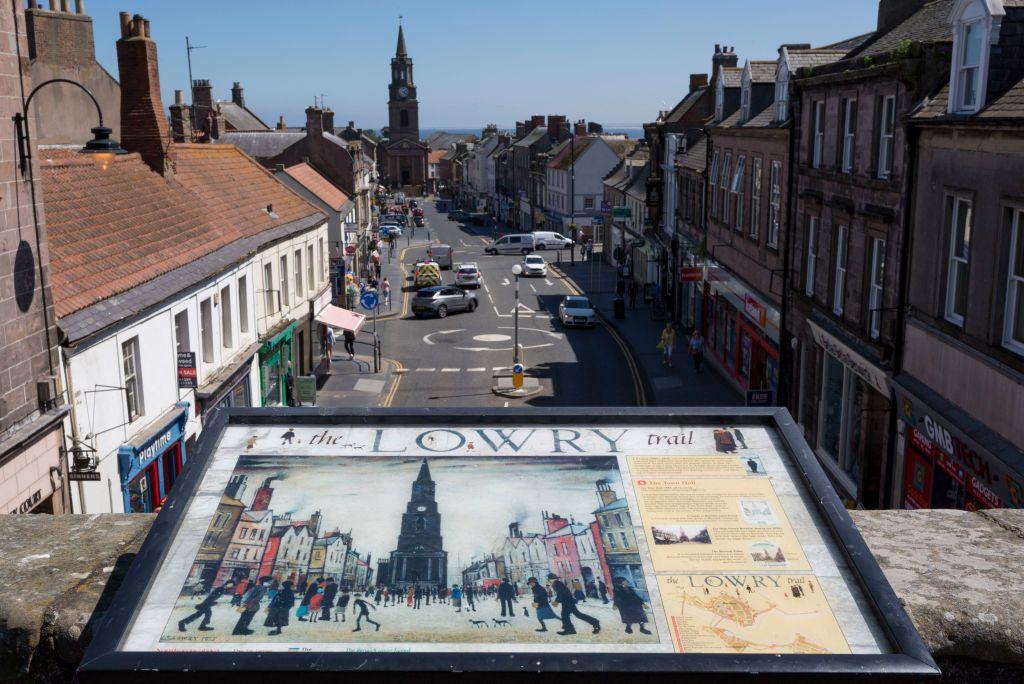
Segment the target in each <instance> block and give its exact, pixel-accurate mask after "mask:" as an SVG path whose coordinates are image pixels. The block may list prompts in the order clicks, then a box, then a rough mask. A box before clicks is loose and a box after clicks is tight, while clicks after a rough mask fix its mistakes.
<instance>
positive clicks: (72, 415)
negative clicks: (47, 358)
mask: <svg viewBox="0 0 1024 684" xmlns="http://www.w3.org/2000/svg"><path fill="white" fill-rule="evenodd" d="M57 353H58V354H60V358H61V363H60V365H61V368H62V369H63V370H64V386H65V387H67V388H68V404H69V405H70V407H71V410H70V411H68V419H69V422H70V423H71V446H72V448H74V446H75V445H76V444H78V443H79V438H78V435H79V432H78V414H77V412H76V409H75V386H74V384H72V382H71V363H70V361H69V360H68V358H67V355H66V354H65V349H64V347H63V346H59V347H57ZM72 456H73V454H72ZM64 460H65V468H66V470H68V471H69V470H70V469H71V468H70V464H69V463H67V461H68V455H67V450H66V449H65V456H64ZM67 484H68V485H69V486H70V484H71V481H70V479H69V480H68V481H67ZM76 484H77V485H78V503H79V506H80V507H81V509H82V510H80V511H78V512H79V513H87V512H88V511H86V510H85V487H83V486H82V481H81V480H79V481H78V482H77V483H76ZM67 496H68V503H69V504H71V503H72V502H71V492H68V495H67ZM72 508H73V506H71V505H69V506H68V513H73V512H74V511H72V510H71V509H72ZM110 510H114V509H113V507H111V509H110Z"/></svg>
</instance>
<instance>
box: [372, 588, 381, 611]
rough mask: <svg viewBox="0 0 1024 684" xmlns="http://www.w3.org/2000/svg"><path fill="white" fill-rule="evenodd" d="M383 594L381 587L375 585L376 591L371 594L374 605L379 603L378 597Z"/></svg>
mask: <svg viewBox="0 0 1024 684" xmlns="http://www.w3.org/2000/svg"><path fill="white" fill-rule="evenodd" d="M383 595H384V590H383V589H381V588H380V587H377V593H376V594H374V595H373V603H374V605H376V606H379V605H380V598H381V596H383Z"/></svg>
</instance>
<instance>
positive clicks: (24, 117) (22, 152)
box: [12, 78, 128, 173]
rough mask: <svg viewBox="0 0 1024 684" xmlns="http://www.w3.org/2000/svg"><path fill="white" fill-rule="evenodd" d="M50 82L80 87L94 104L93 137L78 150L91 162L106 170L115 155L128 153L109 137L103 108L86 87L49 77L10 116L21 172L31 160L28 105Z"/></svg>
mask: <svg viewBox="0 0 1024 684" xmlns="http://www.w3.org/2000/svg"><path fill="white" fill-rule="evenodd" d="M51 83H67V84H69V85H73V86H75V87H76V88H80V89H81V90H82V91H83V92H85V94H86V95H88V96H89V99H90V100H92V103H93V104H94V105H95V106H96V117H97V118H98V119H99V123H98V125H97V126H96V127H95V128H93V129H92V135H93V139H92V140H90V141H89V142H87V143H85V146H84V147H82V149H81V150H79V152H81V153H83V154H90V155H92V160H93V162H94V163H95V164H96V166H98V167H99V168H100V170H101V171H106V170H107V169H108V168H110V163H111V162H112V161H113V160H114V157H115V156H117V155H119V154H128V151H127V150H125V149H123V148H122V147H121V145H120V143H118V142H117V141H116V140H114V139H112V138H111V137H110V133H111V131H110V129H109V128H107V127H106V126H104V125H103V110H101V109H100V103H99V102H97V101H96V98H95V97H94V96H93V94H92V93H91V92H89V89H88V88H86V87H85V86H84V85H82V84H81V83H78V82H76V81H71V80H69V79H66V78H51V79H50V80H49V81H43V82H42V83H40V84H39V85H37V86H36V87H35V88H33V89H32V92H31V93H29V94H28V98H27V99H26V100H25V104H24V106H23V107H22V111H20V112H18V113H17V114H15V115H14V116H13V117H12V118H13V120H14V125H15V127H16V128H17V133H18V158H19V161H20V165H21V172H22V173H25V172H26V171H30V166H29V164H30V162H31V160H32V139H31V136H30V135H29V130H28V106H29V104H30V103H31V102H32V98H33V97H34V96H35V94H36V93H37V92H39V89H40V88H42V87H43V86H47V85H50V84H51Z"/></svg>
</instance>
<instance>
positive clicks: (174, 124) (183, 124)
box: [170, 90, 192, 143]
mask: <svg viewBox="0 0 1024 684" xmlns="http://www.w3.org/2000/svg"><path fill="white" fill-rule="evenodd" d="M170 109H171V140H173V141H174V142H177V143H183V142H192V108H191V107H189V106H188V105H187V104H185V94H184V93H183V92H182V91H180V90H175V91H174V104H172V105H171V108H170Z"/></svg>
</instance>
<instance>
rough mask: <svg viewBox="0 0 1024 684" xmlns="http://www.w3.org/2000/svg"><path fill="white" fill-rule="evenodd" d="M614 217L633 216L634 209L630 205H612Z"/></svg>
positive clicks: (625, 217) (624, 217) (626, 217)
mask: <svg viewBox="0 0 1024 684" xmlns="http://www.w3.org/2000/svg"><path fill="white" fill-rule="evenodd" d="M612 218H617V219H628V218H633V211H632V210H631V209H630V208H629V207H612Z"/></svg>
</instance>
